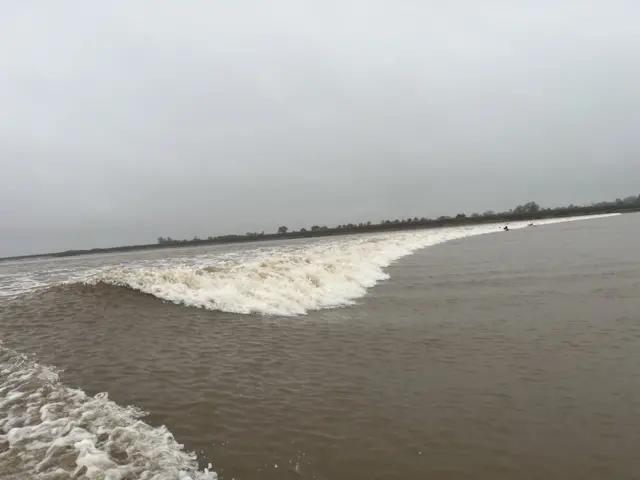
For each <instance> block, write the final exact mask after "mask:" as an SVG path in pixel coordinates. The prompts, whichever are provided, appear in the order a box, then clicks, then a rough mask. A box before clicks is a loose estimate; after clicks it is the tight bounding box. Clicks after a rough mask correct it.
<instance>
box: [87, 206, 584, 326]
mask: <svg viewBox="0 0 640 480" xmlns="http://www.w3.org/2000/svg"><path fill="white" fill-rule="evenodd" d="M583 218H585V217H583ZM590 218H593V217H590ZM568 220H572V219H554V220H544V221H538V222H536V224H538V225H543V224H546V223H557V222H562V221H568ZM526 226H527V222H513V223H511V224H510V228H511V229H517V228H523V227H526ZM497 231H499V226H498V225H497V224H488V225H475V226H468V227H462V228H460V227H459V228H440V229H431V230H421V231H413V232H400V233H391V234H383V235H367V236H365V235H360V236H353V237H343V238H341V239H336V238H332V239H329V240H325V241H321V242H315V243H311V244H307V245H306V246H298V247H280V248H274V249H269V250H255V251H253V252H246V256H245V257H244V259H224V258H223V259H218V260H216V259H215V258H213V259H211V258H202V259H201V261H200V263H198V262H195V263H194V262H192V263H191V264H189V265H167V264H164V265H149V266H138V267H127V266H117V267H110V268H107V269H105V270H102V271H100V272H99V273H97V274H96V275H94V276H93V277H91V278H88V279H86V280H85V283H93V284H95V283H100V282H103V283H107V284H111V285H116V286H122V287H127V288H131V289H134V290H138V291H140V292H144V293H147V294H150V295H154V296H156V297H158V298H160V299H163V300H167V301H170V302H174V303H177V304H183V305H187V306H191V307H199V308H205V309H209V310H220V311H224V312H231V313H240V314H250V313H259V314H264V315H283V316H294V315H303V314H306V313H308V312H309V311H311V310H320V309H325V308H333V307H342V306H347V305H351V304H353V303H354V302H355V300H357V299H358V298H361V297H363V296H364V295H365V294H366V292H367V290H368V289H369V288H371V287H373V286H374V285H376V284H377V283H378V282H380V281H382V280H386V279H387V278H389V276H388V274H387V273H386V272H385V271H384V269H385V267H387V266H389V265H390V264H391V263H392V262H394V261H396V260H398V259H399V258H402V257H404V256H406V255H409V254H411V253H413V252H414V251H416V250H418V249H421V248H425V247H428V246H431V245H435V244H438V243H442V242H446V241H448V240H452V239H457V238H463V237H468V236H473V235H480V234H484V233H491V232H497Z"/></svg>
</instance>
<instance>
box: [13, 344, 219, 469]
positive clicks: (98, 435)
mask: <svg viewBox="0 0 640 480" xmlns="http://www.w3.org/2000/svg"><path fill="white" fill-rule="evenodd" d="M0 399H1V401H0V432H2V433H3V434H4V435H0V452H2V453H0V475H1V476H2V478H3V479H16V480H17V479H26V478H34V479H53V478H88V479H109V480H118V479H125V478H126V479H132V478H137V479H144V480H152V479H153V480H164V479H179V480H187V479H192V480H196V479H197V480H205V479H207V480H215V479H216V478H217V476H216V474H215V473H214V472H210V471H209V470H208V469H205V471H198V470H197V460H196V457H195V454H193V453H188V452H185V451H184V450H183V448H182V445H180V444H178V443H177V442H176V441H175V439H174V438H173V435H172V434H171V433H170V432H169V431H168V430H167V429H166V428H165V427H158V428H153V427H151V426H149V425H147V424H146V423H144V422H143V421H142V420H141V417H142V416H143V415H144V412H142V411H141V410H139V409H137V408H134V407H127V408H125V407H121V406H119V405H117V404H116V403H114V402H112V401H110V400H109V399H108V397H107V395H106V394H104V393H103V394H98V395H96V396H94V397H91V396H88V395H86V394H85V393H84V392H83V391H81V390H78V389H72V388H69V387H67V386H65V385H63V384H62V383H61V382H60V381H59V378H58V373H57V372H56V371H55V370H54V369H53V368H50V367H46V366H42V365H39V364H37V363H35V362H33V361H31V360H30V359H28V358H27V357H25V356H24V355H20V354H17V353H15V352H13V351H11V350H8V349H6V348H3V347H1V346H0Z"/></svg>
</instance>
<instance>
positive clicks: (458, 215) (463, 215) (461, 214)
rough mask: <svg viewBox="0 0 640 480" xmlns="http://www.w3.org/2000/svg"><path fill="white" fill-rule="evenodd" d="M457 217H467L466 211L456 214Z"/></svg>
mask: <svg viewBox="0 0 640 480" xmlns="http://www.w3.org/2000/svg"><path fill="white" fill-rule="evenodd" d="M456 218H457V219H463V218H467V215H466V214H465V213H459V214H457V215H456Z"/></svg>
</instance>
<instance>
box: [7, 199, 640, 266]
mask: <svg viewBox="0 0 640 480" xmlns="http://www.w3.org/2000/svg"><path fill="white" fill-rule="evenodd" d="M638 211H640V208H638V207H635V208H614V209H607V211H590V212H571V211H567V212H562V213H559V212H557V211H556V212H554V211H550V212H549V213H548V214H546V212H538V213H536V214H525V215H523V214H514V215H509V214H498V215H495V216H486V217H485V216H482V217H466V216H465V217H455V218H454V217H449V218H440V219H437V220H426V221H420V220H418V221H417V222H414V221H411V220H410V221H403V223H394V222H389V223H378V224H359V225H347V226H344V227H342V228H340V227H333V228H327V227H322V228H319V229H317V230H305V229H301V230H299V231H292V232H285V233H270V234H264V233H262V234H251V235H225V236H219V237H210V238H207V239H193V240H178V241H169V242H166V243H160V242H159V243H149V244H141V245H123V246H118V247H102V248H92V249H82V250H65V251H62V252H51V253H41V254H31V255H16V256H10V257H0V262H8V261H16V260H35V259H41V258H63V257H75V256H80V255H98V254H104V253H125V252H136V251H144V250H161V249H172V248H184V247H198V246H206V245H229V244H235V243H253V242H266V241H280V240H295V239H302V238H320V237H331V236H344V235H362V234H371V233H385V232H400V231H407V230H431V229H437V228H445V227H457V226H469V225H482V224H487V223H509V222H517V221H536V220H548V219H553V218H570V217H590V216H596V215H603V214H604V215H606V214H614V213H620V214H625V213H637V212H638Z"/></svg>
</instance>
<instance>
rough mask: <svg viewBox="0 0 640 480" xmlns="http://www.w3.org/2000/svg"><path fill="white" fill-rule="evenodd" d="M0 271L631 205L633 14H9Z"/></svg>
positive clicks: (392, 4) (0, 162)
mask: <svg viewBox="0 0 640 480" xmlns="http://www.w3.org/2000/svg"><path fill="white" fill-rule="evenodd" d="M1 11H2V14H1V15H0V255H9V254H21V253H34V252H43V251H51V250H60V249H68V248H81V247H95V246H110V245H120V244H130V243H140V242H152V241H155V238H156V237H157V236H159V235H171V236H173V237H178V238H183V237H192V236H194V235H200V236H208V235H218V234H226V233H235V232H241V233H244V232H246V231H261V230H265V231H275V230H276V228H277V227H278V225H281V224H286V225H288V226H289V227H290V228H299V227H301V226H308V225H311V224H314V223H320V224H329V225H333V224H339V223H344V222H351V221H354V222H359V221H365V220H373V221H379V220H382V219H386V218H395V217H406V216H415V215H417V216H439V215H443V214H455V213H457V212H459V211H466V212H473V211H483V210H486V209H503V208H509V207H512V206H515V204H518V203H523V202H525V201H528V200H536V201H538V202H539V203H541V204H543V205H549V206H551V205H557V204H565V203H571V202H573V203H582V202H590V201H593V200H601V199H609V198H615V197H619V196H625V195H631V194H638V193H640V116H639V115H640V28H638V19H639V18H640V2H639V1H637V0H629V1H618V0H602V1H594V0H591V1H590V0H564V1H557V0H553V1H551V0H519V1H518V0H504V1H499V0H487V1H483V2H481V1H478V0H466V1H461V0H457V1H456V0H451V1H448V2H444V1H437V2H436V1H431V0H416V1H411V0H395V1H391V0H386V1H375V0H362V1H356V0H340V1H332V0H315V1H313V2H312V1H305V0H272V1H265V0H260V1H259V0H255V1H249V0H245V1H242V0H215V1H214V0H202V1H195V0H181V1H168V0H166V1H158V0H148V1H136V0H126V1H124V0H111V1H103V2H95V1H86V0H77V1H66V0H59V1H56V2H52V1H45V0H41V1H30V0H5V1H3V2H2V9H1Z"/></svg>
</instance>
